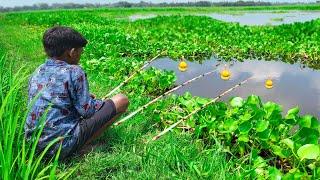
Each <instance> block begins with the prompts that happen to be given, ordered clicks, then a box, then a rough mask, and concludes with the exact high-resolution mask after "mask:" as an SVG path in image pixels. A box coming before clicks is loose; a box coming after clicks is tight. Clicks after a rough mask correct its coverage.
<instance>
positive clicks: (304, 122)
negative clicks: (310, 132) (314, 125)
mask: <svg viewBox="0 0 320 180" xmlns="http://www.w3.org/2000/svg"><path fill="white" fill-rule="evenodd" d="M311 119H312V116H310V115H305V116H303V117H302V118H300V120H299V125H300V127H307V128H310V127H311Z"/></svg>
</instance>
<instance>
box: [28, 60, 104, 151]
mask: <svg viewBox="0 0 320 180" xmlns="http://www.w3.org/2000/svg"><path fill="white" fill-rule="evenodd" d="M88 92H89V89H88V82H87V80H86V75H85V73H84V72H83V70H82V69H81V68H80V67H79V66H77V65H69V64H68V63H66V62H64V61H59V60H52V59H48V60H47V61H46V62H45V63H44V64H42V65H41V66H40V67H39V68H38V69H37V70H36V71H35V72H34V74H33V75H32V77H31V78H30V80H29V103H31V102H32V100H33V99H35V102H33V103H34V105H33V106H32V109H31V110H30V113H29V115H28V117H27V122H26V126H25V130H26V135H27V137H30V136H31V133H32V132H33V131H34V129H35V127H36V125H37V123H39V121H36V120H39V119H40V117H41V116H42V115H44V116H45V118H46V123H45V127H44V130H43V133H42V136H41V138H40V140H39V147H40V148H41V149H43V148H45V145H46V144H47V143H49V142H50V141H52V140H54V139H55V138H57V137H65V136H66V135H69V136H70V138H71V139H70V141H68V143H69V144H64V146H65V147H66V148H67V147H71V146H72V143H75V141H76V139H75V138H74V137H76V136H73V135H76V134H77V133H79V128H77V127H79V126H77V124H78V123H79V122H80V118H81V117H83V118H86V117H90V116H92V115H93V114H94V113H95V112H96V111H97V110H99V109H100V107H101V106H102V104H103V102H102V101H100V100H95V99H93V98H91V97H90V94H88ZM38 94H39V95H38ZM37 95H38V96H39V97H37ZM46 110H48V111H47V113H46ZM41 146H43V147H41Z"/></svg>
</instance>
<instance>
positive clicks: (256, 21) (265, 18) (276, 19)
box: [129, 11, 320, 26]
mask: <svg viewBox="0 0 320 180" xmlns="http://www.w3.org/2000/svg"><path fill="white" fill-rule="evenodd" d="M188 15H196V16H208V17H211V18H214V19H218V20H221V21H226V22H238V23H239V24H241V25H249V26H253V25H257V26H259V25H260V26H261V25H281V24H290V23H294V22H306V21H311V20H313V19H317V18H320V11H284V12H282V11H281V12H277V11H239V12H234V13H232V14H228V12H226V13H206V14H199V13H196V14H193V13H192V14H188ZM157 16H158V15H156V14H134V15H131V16H129V20H130V21H136V20H139V19H150V18H155V17H157ZM167 16H169V14H167Z"/></svg>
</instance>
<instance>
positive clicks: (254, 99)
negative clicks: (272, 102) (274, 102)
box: [247, 95, 261, 106]
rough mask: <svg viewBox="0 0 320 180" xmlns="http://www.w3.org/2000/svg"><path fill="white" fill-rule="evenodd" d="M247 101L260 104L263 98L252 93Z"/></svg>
mask: <svg viewBox="0 0 320 180" xmlns="http://www.w3.org/2000/svg"><path fill="white" fill-rule="evenodd" d="M247 103H248V104H254V105H257V106H260V104H261V100H260V97H259V96H256V95H251V96H249V97H248V98H247Z"/></svg>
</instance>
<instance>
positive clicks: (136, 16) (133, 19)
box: [129, 14, 157, 21]
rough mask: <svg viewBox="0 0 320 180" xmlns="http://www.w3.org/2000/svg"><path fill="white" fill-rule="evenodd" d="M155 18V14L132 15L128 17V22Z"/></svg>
mask: <svg viewBox="0 0 320 180" xmlns="http://www.w3.org/2000/svg"><path fill="white" fill-rule="evenodd" d="M155 17H157V15H155V14H144V15H142V14H134V15H131V16H129V20H130V21H136V20H139V19H151V18H155Z"/></svg>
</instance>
